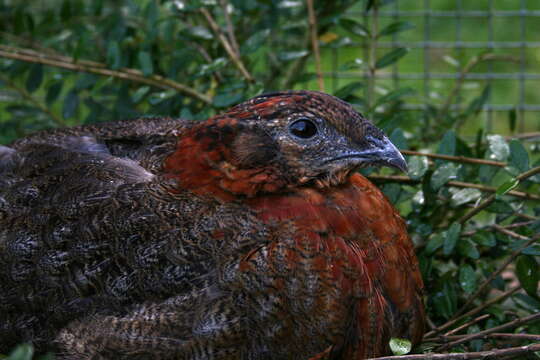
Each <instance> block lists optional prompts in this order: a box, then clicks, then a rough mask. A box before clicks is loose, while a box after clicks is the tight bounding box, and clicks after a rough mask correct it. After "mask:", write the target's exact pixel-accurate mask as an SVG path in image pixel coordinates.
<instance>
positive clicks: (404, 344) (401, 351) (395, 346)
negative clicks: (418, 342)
mask: <svg viewBox="0 0 540 360" xmlns="http://www.w3.org/2000/svg"><path fill="white" fill-rule="evenodd" d="M389 344H390V350H392V353H393V354H394V355H405V354H408V353H410V352H411V349H412V344H411V342H410V341H409V340H407V339H400V338H390V343H389Z"/></svg>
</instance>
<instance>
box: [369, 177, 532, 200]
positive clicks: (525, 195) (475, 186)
mask: <svg viewBox="0 0 540 360" xmlns="http://www.w3.org/2000/svg"><path fill="white" fill-rule="evenodd" d="M367 178H368V179H370V180H374V181H393V182H402V183H407V184H419V183H420V182H421V181H420V180H414V179H411V178H410V177H408V176H403V175H368V176H367ZM445 186H452V187H459V188H471V189H478V190H482V191H485V192H493V193H494V192H496V191H497V188H495V187H492V186H486V185H480V184H474V183H468V182H463V181H448V182H447V183H446V184H445ZM506 194H507V195H512V196H515V197H519V198H523V199H528V200H540V195H535V194H530V193H527V192H523V191H516V190H511V191H509V192H508V193H506Z"/></svg>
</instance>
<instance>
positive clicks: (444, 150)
mask: <svg viewBox="0 0 540 360" xmlns="http://www.w3.org/2000/svg"><path fill="white" fill-rule="evenodd" d="M437 153H438V154H442V155H455V154H456V133H455V132H454V130H449V131H447V132H446V133H445V134H444V136H443V138H442V140H441V142H440V144H439V147H438V149H437Z"/></svg>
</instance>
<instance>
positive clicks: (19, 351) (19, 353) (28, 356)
mask: <svg viewBox="0 0 540 360" xmlns="http://www.w3.org/2000/svg"><path fill="white" fill-rule="evenodd" d="M33 355H34V348H33V347H32V345H30V344H22V345H19V346H17V347H16V348H15V349H14V350H13V351H12V352H11V353H10V354H9V356H8V357H7V360H32V356H33Z"/></svg>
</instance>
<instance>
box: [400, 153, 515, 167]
mask: <svg viewBox="0 0 540 360" xmlns="http://www.w3.org/2000/svg"><path fill="white" fill-rule="evenodd" d="M400 151H401V153H402V154H404V155H412V156H425V157H427V158H433V159H442V160H449V161H454V162H460V163H470V164H479V165H491V166H498V167H505V166H506V165H507V164H506V163H504V162H500V161H493V160H484V159H476V158H469V157H465V156H452V155H442V154H431V153H423V152H419V151H412V150H400Z"/></svg>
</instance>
